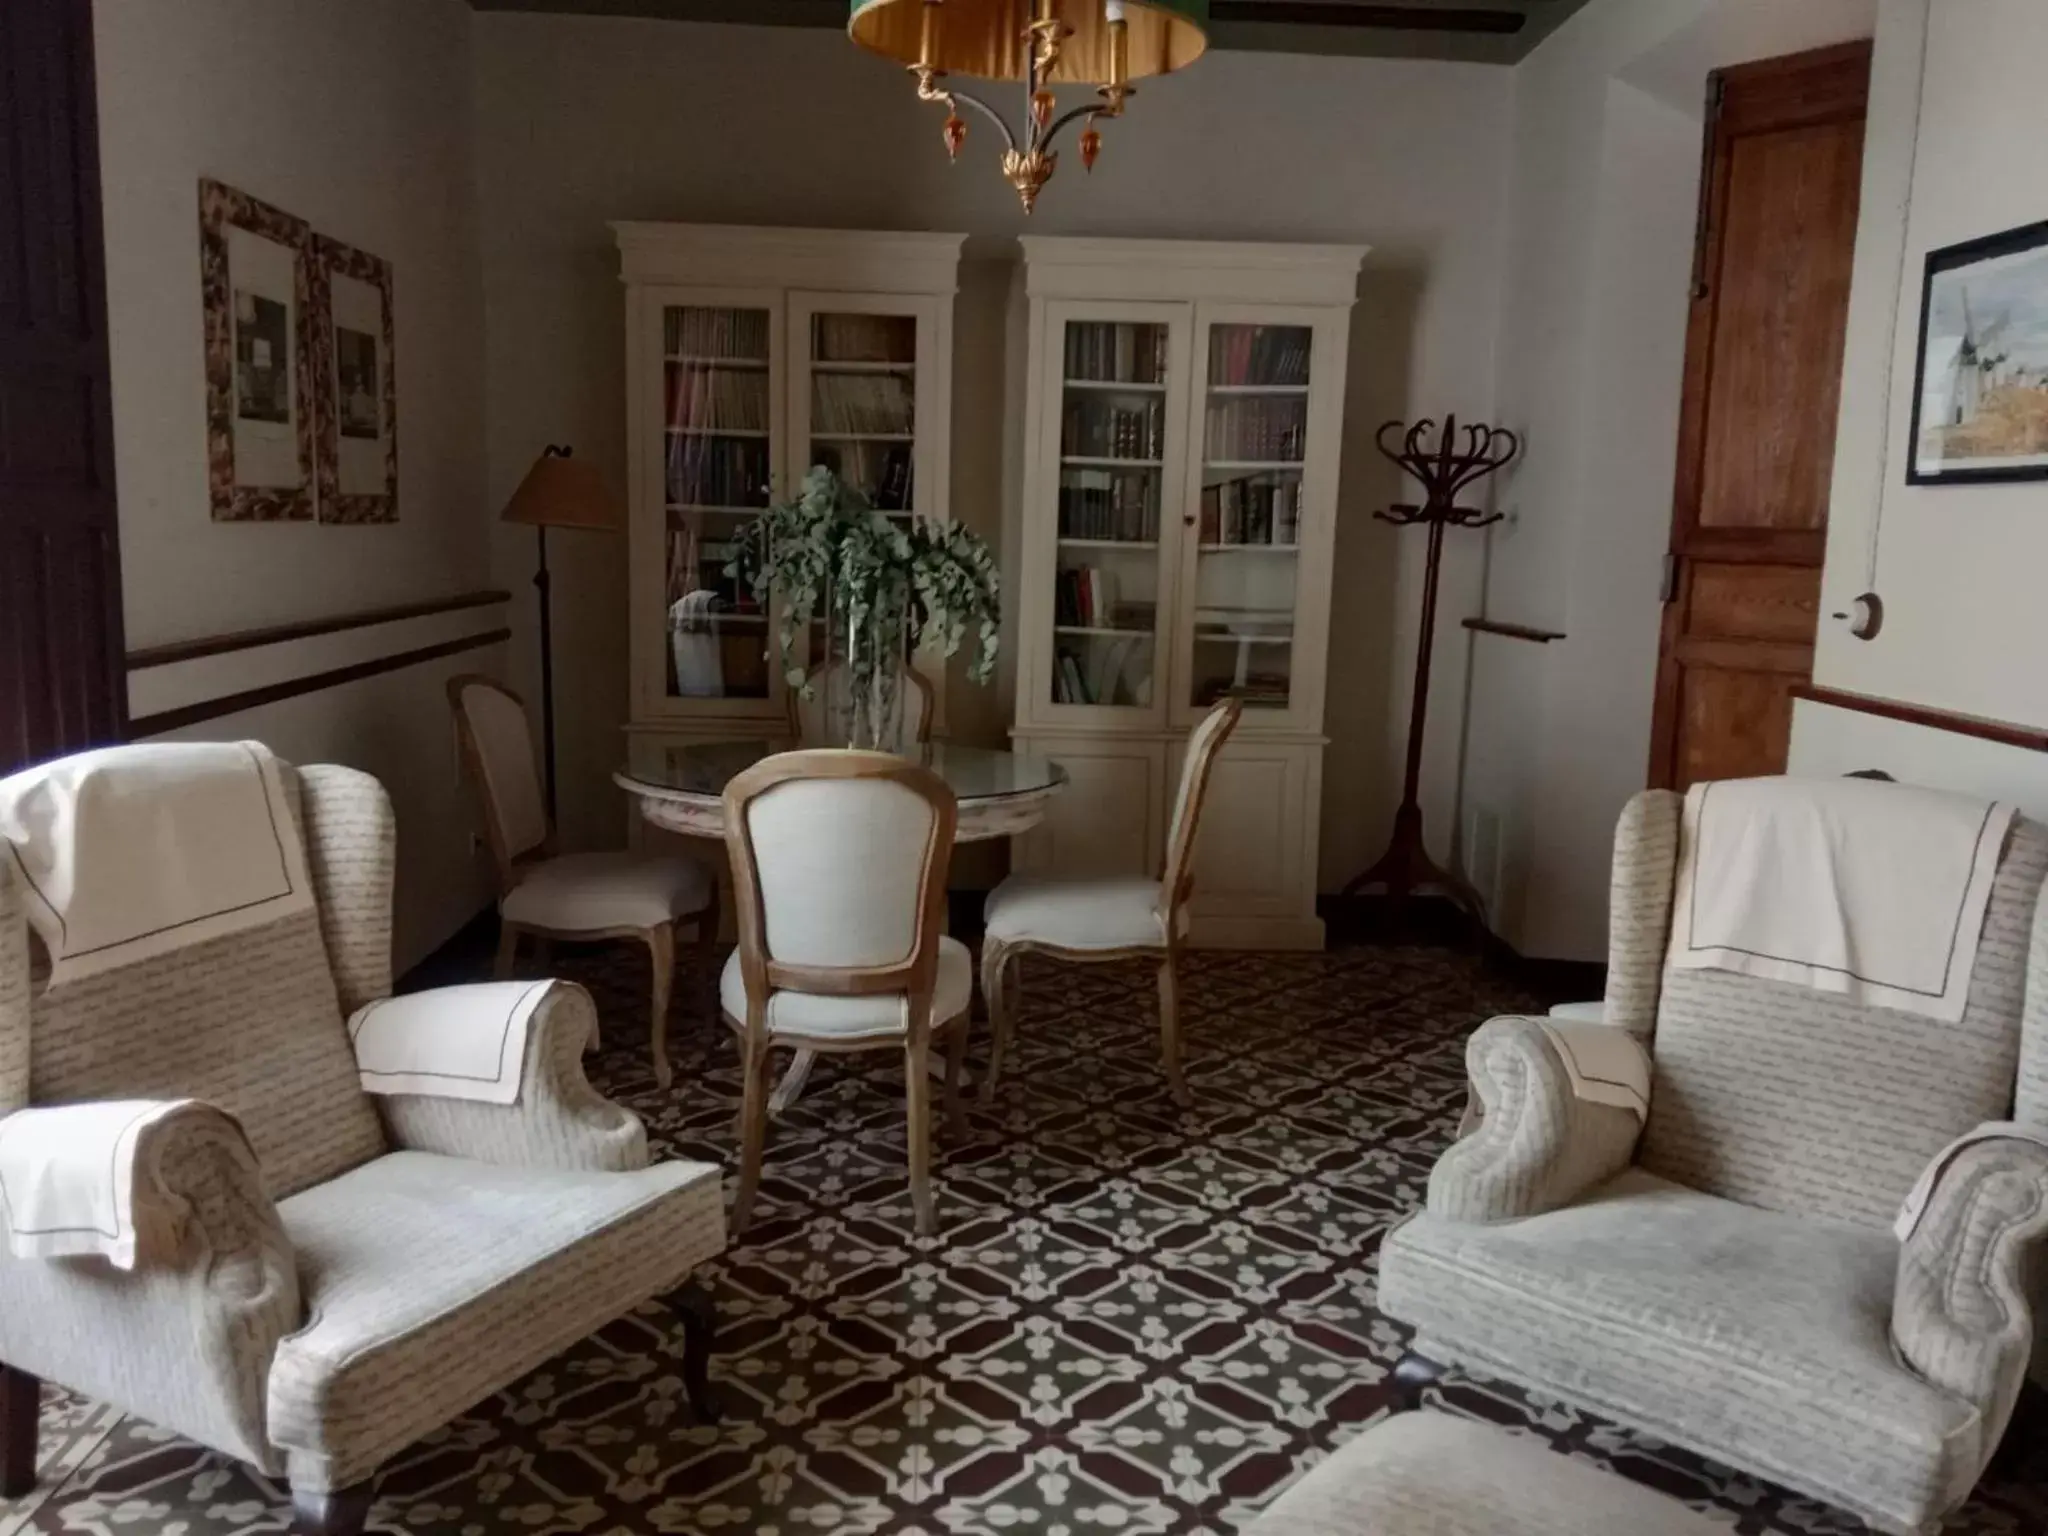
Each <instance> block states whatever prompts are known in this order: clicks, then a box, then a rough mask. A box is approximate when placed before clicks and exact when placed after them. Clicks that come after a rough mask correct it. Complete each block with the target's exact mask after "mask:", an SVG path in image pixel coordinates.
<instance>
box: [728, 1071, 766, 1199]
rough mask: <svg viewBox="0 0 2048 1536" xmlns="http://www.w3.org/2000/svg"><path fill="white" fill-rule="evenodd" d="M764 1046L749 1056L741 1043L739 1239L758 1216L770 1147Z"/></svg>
mask: <svg viewBox="0 0 2048 1536" xmlns="http://www.w3.org/2000/svg"><path fill="white" fill-rule="evenodd" d="M769 1054H770V1053H769V1050H768V1048H767V1047H766V1046H765V1045H764V1046H762V1047H761V1048H760V1049H759V1050H756V1051H753V1052H752V1053H751V1054H749V1047H748V1045H747V1042H746V1040H745V1038H744V1037H742V1039H741V1041H740V1071H741V1073H742V1079H741V1080H742V1082H743V1084H744V1088H743V1091H742V1094H741V1098H740V1182H739V1187H738V1188H737V1189H736V1190H734V1191H733V1197H732V1230H733V1235H734V1236H735V1237H737V1236H738V1235H739V1234H740V1233H742V1232H744V1231H746V1230H747V1222H748V1221H749V1220H750V1219H751V1218H752V1216H753V1212H754V1191H755V1190H756V1189H758V1188H760V1185H761V1157H762V1154H763V1152H764V1151H766V1149H767V1145H768V1058H769Z"/></svg>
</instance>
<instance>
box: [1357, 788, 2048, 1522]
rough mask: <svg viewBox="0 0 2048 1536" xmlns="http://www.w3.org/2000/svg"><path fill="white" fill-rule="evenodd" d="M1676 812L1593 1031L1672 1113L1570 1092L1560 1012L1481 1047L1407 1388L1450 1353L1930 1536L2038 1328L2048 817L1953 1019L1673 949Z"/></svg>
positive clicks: (2034, 828)
mask: <svg viewBox="0 0 2048 1536" xmlns="http://www.w3.org/2000/svg"><path fill="white" fill-rule="evenodd" d="M1760 782H1761V781H1760ZM1878 793H1883V791H1878ZM1897 793H1899V794H1902V795H1903V794H1907V793H1922V792H1918V791H1912V792H1908V791H1897ZM1902 803H1903V802H1902ZM1682 813H1683V804H1682V802H1681V800H1680V798H1679V797H1678V796H1676V795H1673V794H1670V793H1667V792H1663V791H1651V792H1648V793H1645V794H1642V795H1639V796H1637V797H1636V799H1635V800H1634V801H1632V802H1631V803H1630V805H1629V806H1628V808H1627V810H1626V812H1625V813H1624V815H1623V816H1622V819H1621V824H1620V828H1619V831H1618V833H1617V837H1616V844H1615V850H1614V866H1613V868H1614V874H1613V896H1612V907H1611V917H1610V925H1611V926H1610V955H1609V969H1608V982H1607V995H1606V1000H1605V1005H1604V1009H1603V1014H1604V1019H1605V1025H1604V1026H1603V1025H1602V1024H1597V1023H1593V1024H1587V1023H1580V1024H1577V1025H1576V1026H1574V1027H1576V1028H1578V1029H1582V1030H1584V1029H1591V1030H1601V1029H1603V1028H1607V1029H1613V1030H1619V1031H1624V1032H1626V1035H1627V1036H1628V1037H1631V1039H1632V1041H1633V1044H1632V1045H1630V1046H1628V1047H1627V1049H1628V1050H1630V1051H1631V1052H1633V1053H1635V1054H1636V1055H1638V1056H1639V1057H1640V1058H1641V1067H1642V1071H1643V1074H1644V1079H1643V1080H1646V1081H1647V1083H1648V1085H1649V1101H1648V1115H1647V1122H1646V1123H1643V1122H1642V1121H1641V1120H1640V1119H1639V1116H1638V1115H1637V1114H1636V1113H1635V1112H1634V1111H1632V1110H1631V1109H1630V1108H1627V1107H1624V1106H1623V1105H1621V1104H1619V1103H1611V1102H1610V1103H1603V1102H1598V1101H1597V1098H1596V1096H1593V1095H1589V1094H1587V1093H1585V1092H1584V1091H1582V1090H1583V1086H1584V1085H1583V1084H1582V1083H1581V1084H1578V1085H1575V1083H1574V1080H1573V1079H1574V1073H1575V1071H1576V1070H1577V1069H1576V1068H1575V1067H1574V1066H1572V1065H1571V1064H1568V1062H1567V1060H1566V1049H1565V1048H1563V1047H1561V1044H1560V1035H1559V1033H1558V1032H1557V1028H1558V1025H1557V1021H1555V1020H1537V1019H1530V1018H1500V1019H1495V1020H1493V1021H1492V1022H1490V1023H1488V1024H1486V1025H1484V1026H1483V1027H1482V1028H1481V1029H1479V1030H1478V1031H1477V1033H1475V1034H1474V1035H1473V1036H1472V1038H1471V1041H1470V1042H1469V1045H1468V1048H1467V1051H1466V1064H1467V1068H1468V1071H1469V1073H1470V1076H1471V1082H1472V1088H1473V1093H1474V1097H1475V1100H1476V1106H1475V1107H1476V1108H1477V1111H1478V1114H1477V1122H1476V1124H1470V1123H1468V1129H1467V1133H1466V1134H1465V1135H1464V1136H1463V1138H1462V1139H1461V1140H1459V1141H1458V1142H1457V1143H1456V1144H1455V1145H1454V1146H1452V1147H1451V1148H1450V1150H1449V1151H1447V1152H1446V1153H1445V1154H1444V1155H1443V1157H1442V1158H1441V1160H1440V1161H1439V1162H1438V1163H1437V1166H1436V1168H1435V1170H1434V1171H1433V1173H1432V1174H1431V1177H1430V1181H1429V1191H1428V1201H1427V1206H1426V1208H1425V1209H1424V1210H1423V1211H1422V1212H1420V1213H1418V1214H1417V1215H1416V1216H1414V1217H1413V1218H1411V1219H1410V1220H1409V1221H1408V1222H1406V1223H1404V1224H1403V1225H1402V1226H1400V1227H1399V1228H1397V1229H1395V1230H1394V1231H1393V1232H1391V1233H1389V1234H1388V1236H1387V1239H1386V1241H1385V1244H1384V1246H1383V1249H1382V1253H1381V1259H1380V1291H1379V1296H1380V1304H1381V1306H1382V1308H1383V1309H1384V1310H1385V1311H1386V1312H1387V1313H1389V1314H1390V1315H1392V1316H1393V1317H1395V1318H1397V1319H1399V1320H1400V1321H1402V1322H1405V1323H1408V1324H1410V1325H1412V1326H1413V1327H1414V1329H1415V1338H1414V1342H1413V1346H1412V1350H1411V1353H1410V1354H1409V1355H1408V1356H1406V1357H1404V1359H1403V1360H1402V1361H1401V1362H1400V1364H1399V1365H1398V1366H1397V1367H1396V1380H1397V1383H1398V1385H1399V1387H1400V1389H1401V1390H1402V1393H1403V1395H1404V1396H1405V1397H1407V1398H1408V1399H1409V1400H1410V1401H1414V1400H1416V1399H1417V1398H1419V1396H1420V1394H1421V1391H1422V1389H1423V1388H1425V1387H1426V1386H1427V1385H1428V1383H1429V1382H1431V1381H1433V1380H1434V1379H1435V1377H1436V1375H1437V1374H1438V1373H1439V1371H1440V1370H1441V1368H1442V1365H1444V1364H1455V1365H1458V1366H1460V1367H1462V1368H1467V1369H1469V1370H1471V1371H1473V1372H1474V1373H1476V1374H1480V1375H1494V1376H1500V1377H1505V1378H1508V1379H1510V1380H1513V1381H1516V1382H1520V1383H1522V1384H1524V1385H1526V1386H1528V1387H1530V1388H1533V1389H1535V1390H1537V1391H1540V1392H1543V1393H1546V1394H1549V1395H1552V1396H1555V1397H1558V1398H1562V1399H1564V1400H1566V1401H1568V1402H1570V1403H1573V1404H1576V1405H1578V1406H1580V1407H1583V1408H1585V1409H1587V1410H1590V1411H1591V1412H1594V1413H1596V1414H1599V1415H1601V1416H1603V1417H1606V1418H1610V1419H1613V1420H1616V1421H1619V1422H1621V1423H1624V1424H1628V1425H1631V1426H1635V1427H1638V1428H1640V1429H1642V1430H1643V1431H1645V1432H1647V1433H1649V1434H1651V1435H1653V1436H1655V1437H1656V1438H1657V1439H1659V1440H1662V1441H1664V1442H1667V1443H1669V1444H1673V1445H1678V1446H1683V1447H1685V1448H1687V1449H1689V1450H1691V1451H1694V1452H1696V1453H1698V1454H1700V1455H1702V1456H1706V1457H1709V1458H1711V1459H1713V1460H1716V1461H1720V1462H1723V1463H1726V1464H1729V1465H1732V1466H1736V1467H1739V1468H1742V1469H1744V1470H1747V1471H1750V1472H1752V1473H1755V1474H1757V1475H1759V1476H1761V1477H1764V1478H1766V1479H1769V1480H1771V1481H1773V1482H1777V1483H1780V1484H1783V1485H1785V1486H1787V1487H1790V1488H1793V1489H1796V1490H1798V1491H1800V1492H1803V1493H1806V1494H1809V1495H1811V1496H1813V1497H1816V1498H1819V1499H1821V1500H1824V1501H1825V1502H1827V1503H1829V1504H1833V1505H1836V1506H1838V1507H1841V1508H1844V1509H1848V1510H1850V1511H1853V1512H1854V1513H1855V1514H1856V1515H1857V1516H1859V1517H1860V1518H1861V1519H1863V1520H1864V1521H1867V1522H1868V1523H1870V1524H1871V1525H1873V1526H1876V1527H1877V1528H1879V1529H1881V1530H1886V1531H1892V1532H1899V1533H1918V1532H1924V1531H1931V1530H1933V1529H1935V1528H1936V1527H1938V1525H1939V1524H1940V1521H1941V1518H1942V1517H1943V1515H1944V1514H1946V1513H1947V1512H1948V1511H1950V1510H1953V1509H1954V1508H1955V1507H1956V1506H1957V1505H1959V1504H1960V1503H1962V1502H1963V1500H1964V1499H1965V1498H1967V1497H1968V1495H1969V1493H1970V1490H1971V1488H1972V1487H1973V1486H1974V1484H1975V1483H1976V1481H1977V1479H1978V1477H1979V1475H1980V1474H1981V1473H1982V1471H1983V1469H1984V1467H1985V1465H1986V1464H1987V1462H1988V1461H1989V1460H1990V1458H1991V1455H1992V1453H1993V1452H1994V1451H1995V1450H1996V1449H1997V1447H1998V1444H1999V1440H2000V1437H2001V1436H2002V1434H2003V1433H2004V1431H2005V1428H2006V1424H2007V1421H2008V1419H2009V1417H2010V1416H2011V1413H2012V1410H2013V1405H2014V1400H2015V1398H2016V1397H2017V1395H2018V1393H2019V1391H2020V1388H2021V1385H2022V1383H2023V1380H2024V1378H2025V1375H2026V1373H2027V1371H2028V1367H2029V1358H2030V1355H2031V1353H2032V1351H2033V1347H2034V1342H2035V1319H2034V1312H2033V1301H2034V1298H2033V1297H2031V1296H2030V1294H2029V1290H2030V1286H2031V1284H2032V1280H2031V1278H2030V1273H2031V1270H2032V1269H2037V1268H2038V1266H2039V1262H2040V1260H2041V1259H2042V1258H2043V1256H2044V1255H2043V1245H2042V1241H2041V1240H2042V1237H2043V1234H2044V1233H2048V1146H2044V1145H2043V1144H2042V1142H2043V1138H2044V1137H2048V903H2041V902H2040V901H2039V896H2040V893H2041V887H2042V881H2043V877H2044V874H2048V828H2044V827H2043V826H2041V825H2039V824H2037V823H2035V822H2031V821H2028V820H2026V819H2024V818H2017V819H2014V820H2013V821H2012V823H2011V827H2010V831H2009V832H2008V833H2007V834H2006V835H2005V838H2004V840H2003V845H2002V852H1997V853H1993V854H1987V855H1986V856H1985V857H1986V859H1987V861H1988V859H1989V858H1991V857H1995V858H1996V872H1995V875H1993V876H1991V878H1990V887H1989V897H1988V901H1987V902H1986V903H1985V905H1984V906H1983V907H1982V909H1981V910H1982V927H1981V934H1980V937H1979V938H1978V941H1977V944H1976V948H1975V952H1974V966H1973V968H1971V967H1969V966H1967V965H1966V966H1965V969H1964V971H1963V974H1964V975H1966V976H1967V1001H1966V1002H1965V1003H1963V1005H1962V1008H1961V1017H1960V1019H1959V1020H1956V1021H1955V1022H1952V1023H1944V1022H1941V1021H1938V1020H1935V1019H1932V1018H1928V1017H1921V1016H1918V1015H1915V1014H1912V1013H1909V1012H1905V1011H1901V1010H1899V1009H1896V1008H1891V1007H1881V1006H1871V1005H1869V1004H1868V1003H1867V1002H1865V1001H1862V1000H1859V999H1857V998H1855V997H1852V996H1842V995H1834V994H1831V993H1829V992H1827V991H1815V990H1811V989H1808V988H1804V987H1800V986H1796V985H1793V984H1791V983H1789V982H1787V981H1783V980H1772V979H1764V978H1760V977H1759V976H1757V975H1753V974H1736V973H1734V972H1732V971H1728V970H1718V969H1713V968H1698V969H1681V968H1678V966H1677V965H1675V964H1671V963H1667V949H1668V948H1669V947H1670V946H1671V933H1672V927H1673V906H1674V894H1675V893H1674V886H1675V884H1676V883H1677V876H1678V873H1679V870H1680V868H1681V862H1682V860H1681V824H1682ZM1986 846H1987V847H1993V846H1995V845H1991V844H1987V845H1986ZM1987 867H1988V862H1987ZM1957 953H1958V958H1959V959H1960V952H1957ZM1859 979H1860V978H1859ZM1575 1086H1576V1088H1577V1089H1578V1090H1580V1091H1575ZM1916 1179H1918V1180H1919V1181H1920V1186H1919V1188H1918V1189H1917V1190H1916V1188H1915V1181H1916ZM1909 1191H1910V1192H1913V1193H1914V1194H1915V1195H1916V1197H1918V1203H1917V1204H1916V1205H1914V1206H1913V1208H1912V1210H1911V1212H1910V1213H1909V1214H1905V1215H1902V1214H1901V1202H1902V1200H1903V1199H1905V1197H1907V1196H1908V1194H1909ZM1900 1234H1903V1235H1900Z"/></svg>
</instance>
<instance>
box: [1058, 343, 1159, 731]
mask: <svg viewBox="0 0 2048 1536" xmlns="http://www.w3.org/2000/svg"><path fill="white" fill-rule="evenodd" d="M1063 357H1064V371H1065V382H1064V387H1063V391H1062V399H1061V411H1060V475H1059V508H1058V513H1059V516H1058V523H1057V527H1058V530H1059V532H1058V541H1059V549H1058V558H1057V560H1056V562H1055V569H1056V575H1055V577H1054V581H1053V666H1052V678H1051V689H1052V702H1053V703H1055V704H1073V705H1082V706H1086V705H1096V706H1105V705H1106V706H1122V707H1138V708H1147V707H1149V706H1150V705H1151V703H1152V690H1153V680H1154V677H1155V675H1156V672H1157V668H1158V655H1159V636H1158V625H1159V515H1160V485H1161V477H1162V475H1163V474H1164V466H1163V460H1164V457H1165V453H1166V369H1167V328H1166V327H1165V326H1163V325H1147V324H1137V323H1131V322H1125V321H1102V320H1077V321H1070V322H1069V323H1068V325H1067V333H1066V341H1065V346H1064V349H1063Z"/></svg>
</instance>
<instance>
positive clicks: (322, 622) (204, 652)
mask: <svg viewBox="0 0 2048 1536" xmlns="http://www.w3.org/2000/svg"><path fill="white" fill-rule="evenodd" d="M511 601H512V594H511V593H510V592H502V591H499V590H497V589H496V588H492V589H490V590H487V591H483V592H464V593H462V594H460V595H459V596H456V597H439V598H430V599H429V600H427V601H426V602H420V603H399V604H397V605H396V606H394V607H390V608H364V609H360V610H358V611H357V612H355V613H344V614H336V615H334V616H333V617H331V618H325V619H301V620H298V621H297V622H295V623H291V624H272V625H268V626H266V627H265V628H262V629H240V630H235V631H232V632H231V633H228V634H225V635H206V636H203V637H202V638H200V639H197V640H173V641H172V642H171V643H170V644H168V645H150V646H144V647H143V648H142V649H141V650H136V651H130V652H129V653H128V658H127V659H128V670H129V671H130V672H140V671H143V670H145V669H147V668H150V667H168V666H171V665H173V664H175V663H177V662H181V661H197V660H199V659H200V658H201V657H203V656H225V655H227V654H228V653H229V652H231V651H253V650H256V649H258V648H259V647H261V646H266V645H282V644H284V643H285V642H287V641H290V640H310V639H312V638H313V637H314V636H315V635H338V634H341V633H343V632H344V631H346V630H351V629H368V628H370V627H371V626H372V625H374V624H395V623H397V622H398V621H399V620H401V619H425V618H432V617H433V616H434V615H435V614H440V613H460V612H461V611H462V610H463V609H465V608H488V607H490V606H491V605H492V604H494V603H509V602H511Z"/></svg>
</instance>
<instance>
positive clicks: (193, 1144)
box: [0, 1104, 304, 1472]
mask: <svg viewBox="0 0 2048 1536" xmlns="http://www.w3.org/2000/svg"><path fill="white" fill-rule="evenodd" d="M135 1188H136V1201H137V1203H138V1205H141V1204H144V1203H146V1204H147V1205H148V1206H149V1208H150V1211H151V1218H150V1220H149V1221H148V1223H147V1227H146V1230H147V1232H148V1235H149V1237H148V1241H147V1242H145V1244H144V1245H143V1247H142V1249H141V1251H140V1252H139V1253H138V1255H137V1263H136V1267H135V1268H134V1269H131V1270H121V1269H116V1268H114V1267H113V1266H112V1265H111V1264H109V1263H108V1262H106V1261H105V1260H104V1259H100V1258H90V1257H80V1258H61V1259H56V1258H16V1257H14V1256H13V1255H12V1254H10V1253H8V1252H7V1251H6V1250H5V1247H4V1245H0V1360H4V1361H5V1362H6V1363H7V1364H9V1365H11V1366H15V1367H17V1368H18V1369H21V1370H24V1371H27V1372H28V1373H29V1374H30V1375H32V1376H40V1377H42V1378H44V1379H45V1380H48V1381H54V1382H58V1383H60V1384H62V1385H63V1386H66V1387H69V1388H71V1389H72V1390H73V1391H76V1392H81V1393H84V1394H85V1395H86V1396H88V1397H94V1398H99V1399H101V1400H103V1401H106V1402H110V1403H113V1404H115V1405H116V1406H118V1407H120V1408H123V1409H125V1410H127V1411H129V1412H131V1413H135V1414H139V1415H140V1416H142V1417H143V1418H146V1419H149V1420H152V1421H153V1422H155V1423H158V1424H161V1425H164V1426H166V1427H168V1428H170V1429H172V1430H175V1431H177V1432H179V1433H181V1434H184V1435H187V1436H189V1437H190V1438H192V1439H194V1440H197V1441H199V1442H201V1443H202V1444H204V1445H209V1446H212V1447H214V1448H215V1449H216V1450H220V1451H224V1452H226V1453H228V1454H229V1455H232V1456H238V1457H240V1458H242V1459H244V1460H246V1461H250V1462H253V1463H254V1464H256V1465H257V1466H259V1467H261V1468H263V1469H264V1470H266V1471H270V1472H276V1471H279V1470H281V1469H282V1463H281V1462H280V1461H279V1460H278V1458H277V1457H276V1456H275V1455H274V1454H273V1452H272V1451H271V1448H270V1443H269V1440H268V1438H267V1437H266V1435H265V1433H264V1411H265V1407H264V1405H265V1398H266V1392H267V1388H268V1382H269V1377H270V1361H271V1357H272V1355H273V1354H275V1353H276V1350H277V1344H278V1341H279V1340H280V1339H282V1338H283V1337H284V1336H285V1335H286V1334H288V1333H291V1332H293V1331H294V1330H295V1329H297V1328H298V1327H299V1326H300V1325H301V1324H302V1323H303V1321H304V1316H303V1309H302V1303H301V1300H300V1295H299V1277H298V1269H297V1266H296V1265H295V1264H294V1262H293V1257H292V1247H291V1241H290V1239H289V1237H288V1236H287V1235H286V1233H285V1228H284V1223H283V1221H282V1220H281V1218H280V1217H279V1215H278V1210H277V1207H276V1205H275V1204H274V1203H273V1202H272V1200H271V1198H270V1195H269V1193H268V1192H267V1190H266V1189H265V1186H264V1181H263V1174H262V1170H261V1169H260V1168H259V1167H258V1166H257V1163H256V1157H255V1154H254V1153H253V1152H252V1151H251V1150H250V1148H249V1143H248V1139H247V1138H246V1137H245V1136H244V1135H243V1134H242V1129H241V1127H240V1126H239V1125H237V1124H236V1123H235V1122H234V1120H233V1119H231V1118H230V1117H229V1116H227V1115H226V1114H224V1113H222V1112H221V1111H220V1110H218V1109H215V1108H213V1107H211V1106H209V1105H204V1104H192V1105H187V1106H185V1107H183V1108H181V1109H179V1110H178V1111H177V1112H176V1113H174V1114H172V1115H169V1116H166V1117H165V1118H164V1119H163V1120H161V1121H159V1122H157V1123H156V1124H154V1125H152V1126H151V1127H149V1129H148V1130H147V1132H146V1133H145V1136H144V1139H143V1140H142V1141H141V1143H140V1144H139V1147H138V1154H137V1159H136V1173H135Z"/></svg>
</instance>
